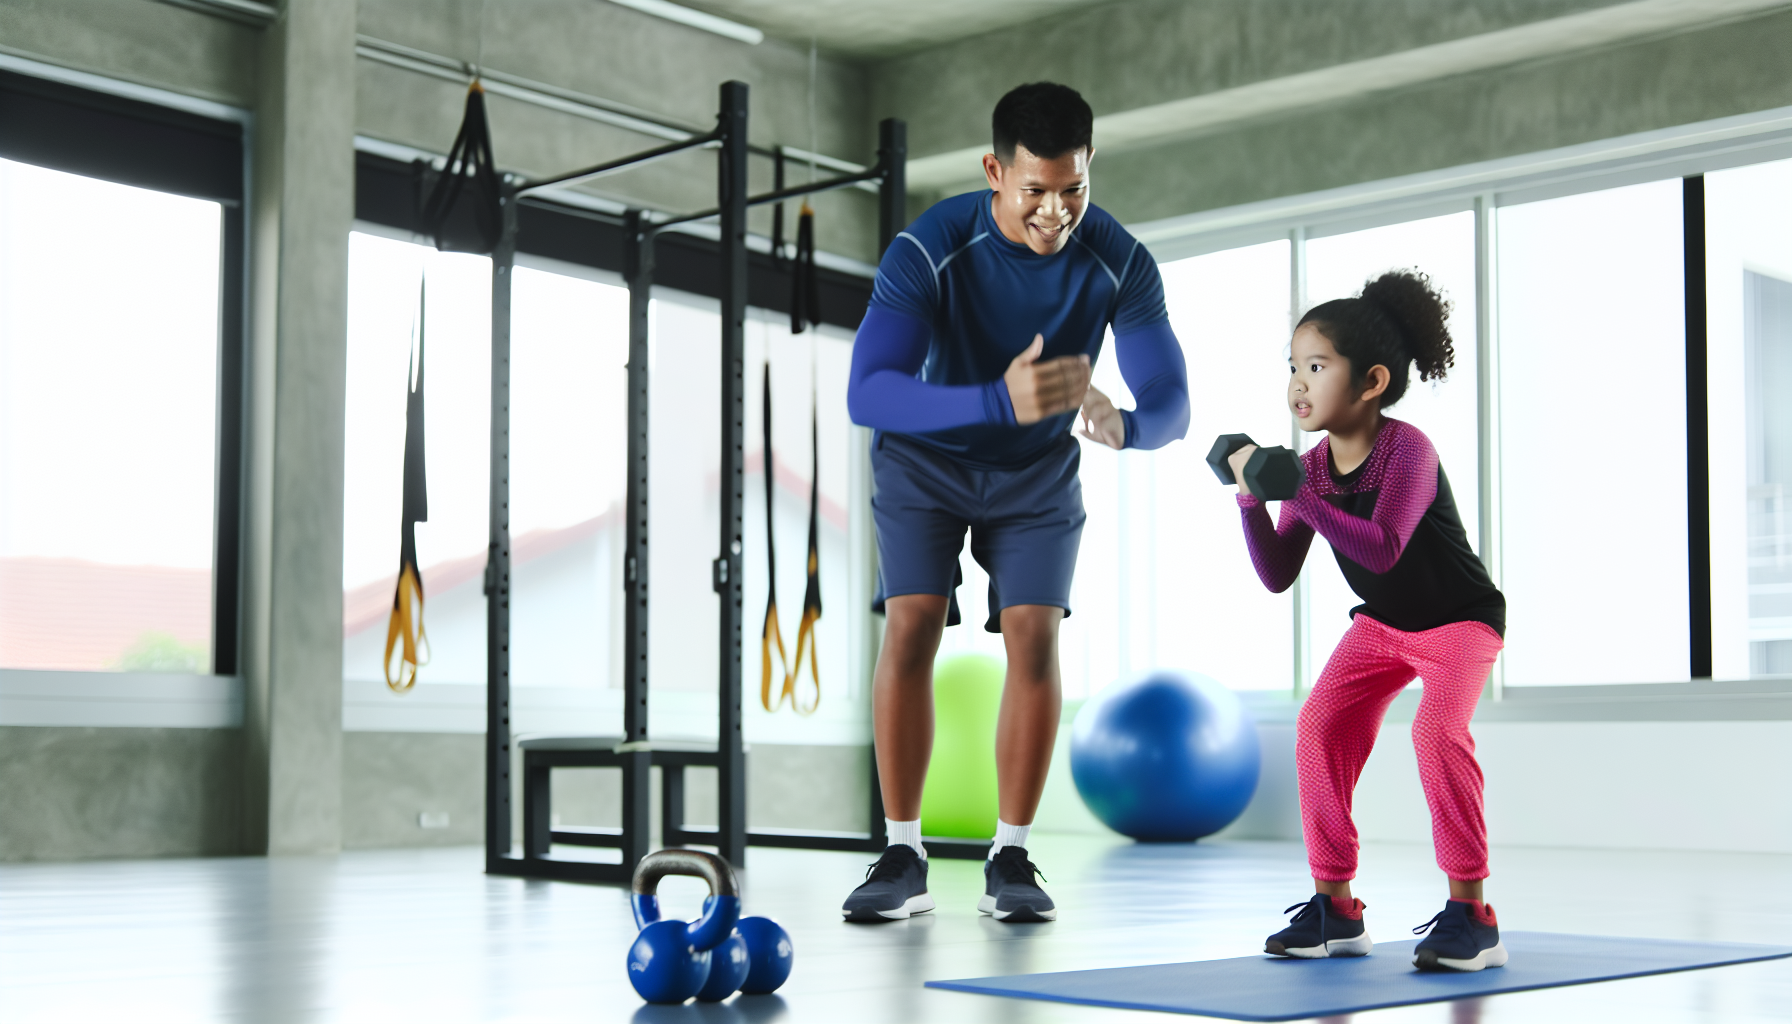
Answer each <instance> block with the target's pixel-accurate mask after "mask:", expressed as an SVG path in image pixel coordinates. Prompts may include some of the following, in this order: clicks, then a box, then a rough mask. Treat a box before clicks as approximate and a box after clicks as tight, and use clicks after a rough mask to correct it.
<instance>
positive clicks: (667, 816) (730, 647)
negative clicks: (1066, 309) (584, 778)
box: [485, 82, 908, 882]
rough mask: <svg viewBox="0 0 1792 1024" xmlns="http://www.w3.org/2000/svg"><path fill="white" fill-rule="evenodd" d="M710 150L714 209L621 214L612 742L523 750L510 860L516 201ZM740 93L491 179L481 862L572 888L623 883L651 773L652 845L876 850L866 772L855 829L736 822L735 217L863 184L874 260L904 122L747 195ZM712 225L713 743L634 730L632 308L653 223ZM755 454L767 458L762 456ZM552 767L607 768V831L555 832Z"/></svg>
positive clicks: (643, 582)
mask: <svg viewBox="0 0 1792 1024" xmlns="http://www.w3.org/2000/svg"><path fill="white" fill-rule="evenodd" d="M698 148H713V149H715V150H717V182H716V207H715V208H714V209H711V210H705V211H701V212H698V213H692V214H686V215H682V216H675V217H672V218H670V219H666V220H656V219H654V218H653V217H652V216H651V215H650V214H648V213H647V212H646V211H642V210H632V211H630V212H629V213H628V214H627V216H626V217H625V218H624V230H625V234H626V237H627V242H626V245H627V251H626V254H625V276H626V278H627V280H628V288H629V314H628V324H629V356H628V456H627V472H628V488H627V497H626V504H627V519H626V535H627V539H626V542H625V547H624V562H623V591H624V595H625V599H624V611H623V620H624V626H623V730H622V735H620V736H608V737H592V736H582V737H555V738H544V739H541V740H529V741H525V742H524V744H523V748H524V749H523V762H524V773H525V778H524V807H523V825H524V837H523V856H522V857H521V858H518V857H513V856H511V853H510V850H511V828H510V814H511V797H510V786H511V779H510V763H511V742H510V586H511V583H510V522H509V507H510V474H509V467H510V274H511V269H512V266H513V264H514V262H515V257H516V230H517V215H516V200H517V199H518V198H519V197H520V196H521V195H523V194H524V193H527V192H529V191H532V190H536V189H541V188H546V187H548V186H551V185H562V184H566V183H568V182H573V181H582V180H588V179H590V178H593V177H597V176H598V175H602V174H608V173H611V172H614V171H620V170H623V169H625V168H631V167H638V166H641V165H642V164H645V163H648V162H651V161H653V160H658V159H661V158H663V157H667V156H671V155H672V154H674V153H679V152H683V151H685V150H690V149H698ZM754 151H755V148H754V147H751V146H749V144H748V143H747V86H746V84H745V83H742V82H725V83H723V84H722V87H721V103H720V110H719V112H718V114H717V117H716V127H715V129H714V130H713V131H712V132H709V133H708V134H704V135H693V136H692V137H690V138H688V139H683V140H679V141H676V142H673V143H672V144H670V145H665V146H659V147H657V148H654V149H649V150H644V151H642V152H639V153H635V154H633V155H631V156H627V157H622V158H620V159H617V160H611V161H607V162H605V163H601V164H597V165H595V166H593V167H587V168H585V169H583V170H578V171H573V172H570V173H567V174H562V175H557V176H554V177H550V178H544V179H539V180H535V181H528V182H523V183H521V184H512V183H509V182H506V183H505V184H504V185H503V188H504V190H505V192H504V196H503V206H502V209H503V231H502V235H501V239H500V242H499V244H498V246H497V250H496V251H495V252H494V253H493V256H492V374H491V383H492V413H491V430H492V435H491V506H490V513H491V536H490V546H489V550H488V553H487V562H486V590H485V592H486V761H485V780H486V792H485V852H486V859H485V863H486V871H487V872H489V873H493V874H505V875H521V876H526V877H536V878H563V879H569V880H580V881H599V882H626V881H628V880H629V879H630V877H631V876H632V874H633V872H634V868H635V865H636V864H637V863H639V861H640V860H641V858H642V857H644V856H646V855H647V852H648V850H647V847H648V829H649V825H650V816H649V808H648V801H649V793H650V789H649V781H650V775H651V769H652V768H654V767H655V766H658V767H659V768H660V769H661V772H662V775H663V778H662V800H663V815H662V817H663V821H664V829H663V833H664V834H663V839H664V841H665V842H666V844H667V845H681V844H686V843H691V844H701V845H710V846H714V847H716V848H717V849H719V850H720V851H721V854H722V856H724V857H726V858H727V859H728V860H729V861H730V862H732V863H733V864H735V865H736V866H739V865H741V864H743V863H744V862H745V859H746V847H747V844H748V843H749V842H752V843H755V844H759V845H777V846H799V847H813V848H820V849H835V850H866V851H873V852H874V851H876V850H879V849H882V847H883V845H884V842H883V841H884V835H883V832H884V827H883V821H884V819H883V801H882V798H881V794H880V793H879V791H878V789H877V784H876V778H877V775H876V771H875V768H874V769H873V771H872V772H871V778H872V780H873V781H872V786H871V799H870V802H869V804H868V806H867V808H866V809H867V811H868V812H869V814H868V817H869V827H868V829H867V831H866V833H865V834H863V835H844V836H843V835H839V834H827V835H815V834H800V833H754V834H752V835H751V836H749V834H748V832H747V820H746V809H747V808H746V760H745V747H744V742H743V737H742V732H741V649H742V647H741V635H742V625H743V616H742V608H741V603H742V594H741V554H742V543H741V541H742V533H743V521H742V513H743V509H744V505H745V501H744V498H745V493H744V492H745V473H744V468H745V467H744V448H745V434H746V431H745V422H744V421H745V407H746V398H745V379H744V370H745V367H744V365H743V364H744V362H745V332H746V311H747V210H748V208H749V207H752V206H758V205H762V204H765V203H775V202H779V201H781V200H785V199H792V198H796V197H798V196H803V195H810V194H814V193H818V192H826V191H831V190H833V189H837V188H845V187H849V186H853V185H861V186H862V185H863V184H864V183H867V182H871V181H876V182H878V235H879V239H880V243H879V250H878V251H879V254H880V255H881V254H882V251H883V249H885V248H887V247H888V246H889V244H890V242H891V241H892V240H893V239H894V238H895V236H896V233H897V232H898V231H900V230H901V228H902V227H903V225H904V224H905V223H906V215H905V196H906V191H907V190H906V186H905V169H906V167H907V152H908V145H907V130H906V128H905V126H904V125H903V123H902V122H900V121H897V120H894V119H890V120H885V121H884V122H883V123H882V124H881V125H880V126H879V148H878V159H877V162H876V164H875V165H874V166H873V167H872V168H870V169H868V170H863V171H859V172H857V173H851V174H848V175H845V176H843V177H839V178H832V179H829V180H826V181H818V182H812V183H810V184H808V185H802V186H797V187H794V188H781V189H778V190H776V191H773V192H770V193H767V194H765V195H761V196H749V195H748V193H747V157H748V155H749V154H750V153H751V152H754ZM711 217H715V218H719V220H720V222H721V224H720V227H721V231H720V238H719V255H720V257H721V267H720V275H719V276H720V285H721V287H720V288H719V289H718V290H719V292H720V296H721V321H722V323H721V334H722V336H721V362H722V374H721V378H722V386H721V436H720V438H719V441H720V446H721V466H722V481H723V486H722V488H721V495H720V499H721V508H720V516H719V519H720V531H719V536H718V538H717V539H718V548H717V555H716V558H715V560H714V562H713V563H712V568H711V574H712V575H711V583H712V586H713V587H714V589H715V591H716V593H717V595H718V596H719V598H720V609H719V611H720V614H719V616H718V620H719V623H718V625H719V630H718V635H717V658H718V664H717V669H718V679H717V687H716V691H717V692H716V716H717V738H716V744H715V746H714V747H713V748H712V747H709V746H708V745H707V744H701V745H691V744H677V743H671V744H668V743H656V742H654V741H652V740H650V739H649V737H648V728H647V725H648V717H647V712H648V662H647V655H648V614H647V613H648V582H649V580H648V557H647V556H648V526H649V519H648V479H649V478H648V453H649V440H650V438H649V433H648V425H649V417H648V413H649V409H648V326H649V325H648V310H649V302H650V299H651V295H652V288H653V264H654V256H653V250H654V238H655V237H656V235H657V234H658V233H659V232H660V231H662V230H664V229H665V228H668V227H672V226H674V225H677V224H683V223H688V222H690V221H696V220H704V219H707V218H711ZM768 457H769V456H768ZM692 766H695V767H708V768H714V769H715V770H716V773H717V807H716V821H717V827H716V828H714V829H687V828H685V827H684V769H685V768H686V767H692ZM556 767H567V768H572V767H578V768H600V767H607V768H620V769H621V770H622V779H623V782H622V827H621V828H620V829H570V828H568V829H556V828H554V827H553V825H552V822H551V817H550V815H549V813H548V806H549V800H550V795H551V778H552V770H553V769H554V768H556ZM555 843H562V844H572V845H583V846H600V847H612V848H617V849H620V850H621V852H622V861H621V863H620V864H616V863H597V862H591V861H567V860H555V859H553V858H552V857H550V856H549V853H550V848H551V846H552V845H553V844H555Z"/></svg>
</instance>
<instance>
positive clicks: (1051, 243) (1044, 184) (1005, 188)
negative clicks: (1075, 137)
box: [983, 146, 1095, 256]
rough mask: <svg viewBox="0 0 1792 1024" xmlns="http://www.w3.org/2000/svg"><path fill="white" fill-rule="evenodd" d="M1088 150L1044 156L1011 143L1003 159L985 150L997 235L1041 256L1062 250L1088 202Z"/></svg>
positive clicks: (1089, 151)
mask: <svg viewBox="0 0 1792 1024" xmlns="http://www.w3.org/2000/svg"><path fill="white" fill-rule="evenodd" d="M1094 155H1095V152H1094V150H1092V149H1089V148H1087V147H1082V148H1078V149H1073V150H1071V151H1070V152H1068V153H1065V154H1064V155H1062V156H1058V157H1053V158H1052V159H1050V160H1047V159H1044V158H1042V157H1039V156H1037V155H1035V154H1034V153H1033V152H1032V151H1031V150H1029V149H1027V147H1026V146H1016V147H1015V148H1014V159H1013V160H1012V161H1011V162H1009V163H1006V164H1004V163H1002V161H1000V160H999V159H997V158H996V156H995V154H993V153H990V154H986V155H985V156H984V157H983V173H984V176H985V177H986V178H988V180H989V187H990V189H991V190H992V191H993V192H994V193H995V197H994V199H993V203H994V206H993V210H994V213H995V218H996V226H997V227H999V228H1001V229H1002V235H1003V237H1005V238H1007V239H1008V240H1009V241H1011V242H1015V243H1018V244H1020V245H1024V246H1026V247H1027V248H1028V249H1031V250H1033V251H1034V252H1036V253H1038V254H1039V255H1041V256H1050V255H1053V254H1054V253H1058V252H1061V251H1063V249H1064V247H1065V246H1066V245H1068V244H1070V233H1071V232H1072V231H1075V230H1076V227H1077V225H1078V224H1081V223H1082V221H1083V214H1084V213H1085V212H1087V210H1088V208H1089V161H1090V159H1091V158H1092V157H1093V156H1094Z"/></svg>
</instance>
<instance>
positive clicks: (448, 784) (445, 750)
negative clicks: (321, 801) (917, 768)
mask: <svg viewBox="0 0 1792 1024" xmlns="http://www.w3.org/2000/svg"><path fill="white" fill-rule="evenodd" d="M483 744H484V737H482V736H477V735H472V734H465V733H414V732H350V733H344V734H343V750H342V807H343V823H342V845H343V848H344V849H365V848H370V847H389V846H454V845H471V844H478V843H481V842H483V841H484V840H483V838H482V837H483V835H484V833H483V832H482V828H483V822H484V818H485V810H484V793H485V777H484V774H483V771H482V769H481V762H480V757H481V751H482V749H483ZM747 758H748V760H747V816H748V820H749V821H750V822H752V824H753V826H754V827H756V828H761V827H769V828H805V829H822V830H833V831H855V830H860V831H862V830H863V829H864V827H865V815H866V802H867V794H868V792H869V790H868V789H867V786H868V785H869V783H870V772H869V768H870V757H869V752H868V751H867V750H866V749H865V748H863V747H821V746H794V745H784V744H755V745H754V746H753V748H752V749H751V750H750V751H749V752H748V755H747ZM512 778H513V779H514V780H516V786H515V792H513V800H512V806H513V807H515V808H517V810H516V820H515V823H514V830H513V831H514V834H516V835H521V828H522V811H521V807H522V800H521V778H522V772H521V757H520V755H519V756H518V758H517V765H516V770H514V771H513V772H512ZM715 800H716V789H715V772H714V771H713V770H711V769H696V768H692V769H687V770H686V773H685V811H686V815H687V817H688V820H687V821H686V822H685V824H687V825H709V826H713V825H714V824H715ZM425 812H428V813H431V814H446V815H447V819H448V820H447V824H446V826H445V827H432V828H425V827H423V826H422V820H423V819H422V818H421V815H423V814H424V813H425ZM554 818H555V820H556V822H557V823H560V824H566V825H604V826H615V825H619V824H621V821H622V796H621V776H620V773H619V772H618V771H616V770H615V769H561V770H558V771H556V772H555V773H554ZM438 820H439V819H438ZM432 824H433V822H432ZM659 826H660V823H659V776H658V774H657V773H656V774H655V776H654V781H653V830H654V833H655V834H656V835H657V834H658V832H659Z"/></svg>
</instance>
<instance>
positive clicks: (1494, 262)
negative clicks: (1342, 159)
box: [1130, 107, 1792, 715]
mask: <svg viewBox="0 0 1792 1024" xmlns="http://www.w3.org/2000/svg"><path fill="white" fill-rule="evenodd" d="M1788 158H1792V107H1782V108H1777V109H1774V110H1768V111H1762V112H1758V113H1753V114H1745V115H1739V116H1735V117H1729V118H1722V119H1719V120H1715V121H1708V122H1700V123H1695V124H1689V125H1682V126H1677V127H1674V128H1668V129H1662V130H1658V131H1651V132H1643V133H1639V134H1636V135H1630V136H1622V137H1619V138H1614V139H1607V140H1601V141H1597V142H1592V143H1585V144H1581V145H1577V146H1569V147H1564V148H1562V149H1557V150H1549V151H1545V152H1541V153H1533V154H1526V155H1522V156H1518V157H1510V158H1504V159H1500V160H1492V161H1487V162H1484V163H1480V164H1471V165H1466V166H1462V167H1455V168H1449V169H1446V170H1442V171H1435V172H1426V173H1422V174H1415V175H1409V176H1406V177H1401V178H1394V179H1387V180H1382V181H1374V182H1367V183H1363V184H1360V185H1351V186H1346V187H1343V188H1337V189H1330V190H1327V191H1323V192H1317V193H1311V194H1306V195H1298V196H1288V197H1283V198H1278V199H1273V200H1266V201H1262V202H1257V203H1249V204H1245V205H1242V206H1237V207H1229V208H1223V209H1219V210H1211V211H1204V212H1202V213H1198V214H1192V215H1186V216H1181V217H1173V218H1166V219H1164V220H1160V221H1153V222H1148V223H1144V224H1135V225H1130V228H1131V230H1132V231H1133V233H1134V235H1135V236H1137V237H1138V238H1139V239H1140V240H1141V241H1143V242H1145V243H1146V244H1148V245H1149V246H1151V248H1152V251H1153V254H1154V255H1155V256H1156V257H1157V259H1158V260H1159V262H1160V263H1164V262H1172V261H1175V260H1180V259H1184V258H1188V257H1192V256H1197V255H1204V254H1207V253H1213V252H1220V251H1224V250H1228V249H1233V248H1239V247H1242V246H1246V245H1253V244H1257V243H1261V242H1267V241H1271V240H1275V239H1286V240H1287V241H1288V242H1289V261H1290V266H1289V280H1290V290H1291V292H1292V295H1291V301H1290V319H1291V325H1292V319H1293V318H1294V317H1296V316H1298V315H1299V313H1300V311H1302V310H1303V309H1305V308H1306V306H1307V305H1308V296H1307V295H1306V261H1307V255H1306V244H1307V242H1308V241H1309V240H1311V239H1314V238H1323V237H1328V236H1332V235H1338V234H1344V233H1348V232H1353V231H1360V230H1365V229H1369V228H1375V227H1382V226H1387V225H1391V224H1398V223H1403V222H1406V221H1411V220H1420V219H1424V218H1428V217H1436V216H1440V215H1444V214H1451V213H1460V212H1463V211H1473V213H1474V215H1475V283H1476V287H1475V307H1476V325H1475V327H1476V339H1475V340H1476V375H1477V395H1476V404H1477V407H1478V420H1479V427H1478V433H1479V460H1478V461H1479V465H1478V466H1477V471H1478V482H1479V484H1480V487H1479V502H1478V504H1479V508H1478V512H1479V523H1480V525H1479V534H1480V536H1479V538H1478V539H1479V542H1480V543H1479V545H1478V550H1479V551H1480V552H1481V557H1482V560H1483V561H1484V562H1485V563H1486V564H1487V566H1488V569H1489V572H1490V573H1491V574H1492V576H1493V578H1494V582H1495V583H1496V584H1500V583H1502V582H1503V581H1502V576H1503V573H1502V572H1501V569H1502V557H1501V543H1502V523H1501V520H1500V507H1501V502H1502V498H1503V491H1502V486H1501V484H1502V481H1501V473H1500V460H1501V453H1500V415H1499V414H1500V394H1499V370H1500V366H1499V322H1498V321H1499V317H1498V299H1499V281H1498V211H1499V210H1500V209H1501V208H1503V207H1508V206H1519V205H1524V204H1528V203H1532V202H1539V201H1543V200H1546V199H1555V198H1561V197H1566V196H1572V195H1581V194H1586V193H1592V192H1599V191H1604V190H1607V189H1613V188H1621V187H1623V186H1626V185H1635V184H1642V183H1645V182H1651V181H1665V180H1668V179H1672V178H1679V179H1680V180H1681V182H1682V246H1683V256H1684V264H1685V272H1684V273H1685V278H1684V282H1683V289H1684V293H1685V295H1684V297H1685V310H1686V323H1685V352H1686V361H1687V362H1686V417H1687V438H1686V440H1687V449H1688V455H1687V464H1686V472H1687V505H1688V507H1687V552H1688V555H1687V557H1688V595H1687V596H1688V627H1689V628H1688V633H1689V640H1690V644H1689V646H1690V652H1689V653H1690V657H1689V664H1688V673H1689V677H1690V680H1691V682H1690V683H1637V684H1618V685H1616V686H1613V685H1610V684H1603V685H1572V686H1523V687H1516V688H1514V691H1513V692H1512V693H1511V695H1513V696H1524V697H1527V698H1528V697H1535V699H1539V700H1549V699H1552V698H1551V697H1549V696H1546V695H1555V699H1558V700H1560V699H1570V698H1573V699H1582V698H1585V699H1592V697H1591V695H1590V694H1586V693H1583V691H1601V690H1610V691H1612V692H1611V693H1610V694H1609V696H1610V697H1611V698H1627V699H1648V698H1639V695H1638V694H1636V693H1633V692H1632V691H1637V690H1647V691H1648V692H1650V693H1657V692H1659V693H1661V694H1663V695H1664V696H1667V695H1679V694H1680V693H1681V691H1682V690H1686V689H1687V688H1688V687H1689V686H1690V687H1692V688H1693V689H1694V690H1699V689H1700V688H1701V687H1702V688H1706V689H1709V688H1710V687H1712V686H1713V685H1716V686H1719V687H1724V686H1728V687H1732V688H1733V687H1734V686H1736V685H1740V684H1741V683H1745V682H1750V681H1737V680H1719V681H1715V683H1714V681H1713V678H1712V619H1711V615H1712V593H1711V514H1710V493H1711V491H1710V488H1711V480H1710V466H1709V461H1710V459H1709V439H1710V420H1709V412H1710V410H1709V379H1708V377H1709V367H1708V363H1707V359H1708V354H1709V353H1708V338H1707V332H1708V325H1707V294H1706V284H1707V282H1706V279H1705V278H1706V272H1705V271H1706V260H1705V245H1706V225H1705V203H1704V175H1705V174H1706V173H1707V172H1710V171H1717V170H1723V169H1727V168H1732V167H1742V166H1748V165H1753V164H1758V163H1767V162H1771V161H1776V160H1785V159H1788ZM1306 580H1307V575H1306V573H1304V572H1303V573H1302V574H1301V577H1300V579H1299V580H1298V581H1297V583H1296V585H1295V588H1294V589H1295V595H1296V596H1295V602H1294V609H1293V622H1292V623H1291V626H1292V629H1291V632H1292V634H1293V644H1294V659H1293V662H1294V671H1293V679H1292V680H1291V684H1290V689H1289V693H1288V695H1289V696H1291V697H1293V698H1294V699H1296V700H1298V699H1300V697H1301V696H1303V693H1304V689H1303V680H1304V678H1305V676H1306V675H1308V674H1310V673H1309V672H1308V666H1307V664H1306V663H1307V662H1308V661H1309V660H1310V659H1311V650H1310V647H1311V644H1310V636H1311V623H1310V621H1309V619H1310V608H1309V605H1310V600H1309V599H1308V598H1307V594H1306V592H1307V584H1306ZM1502 669H1503V663H1496V664H1495V667H1494V669H1493V672H1492V674H1491V675H1490V677H1489V680H1488V687H1487V695H1488V696H1489V697H1490V698H1491V699H1492V700H1494V701H1501V700H1504V699H1506V698H1507V696H1508V691H1507V689H1506V687H1505V683H1504V679H1503V670H1502ZM1752 682H1753V683H1755V684H1760V685H1763V686H1765V687H1766V688H1767V689H1769V690H1774V691H1775V692H1778V690H1780V689H1785V690H1788V691H1792V677H1788V678H1787V679H1785V680H1782V681H1779V682H1777V683H1776V682H1775V681H1774V680H1771V679H1769V680H1753V681H1752ZM1620 690H1621V691H1623V692H1622V693H1619V692H1618V691H1620ZM1750 692H1751V693H1752V692H1754V691H1753V689H1750ZM1259 702H1260V699H1259ZM1775 708H1777V705H1775ZM1778 713H1779V712H1778V711H1777V710H1772V711H1771V715H1777V714H1778Z"/></svg>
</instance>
